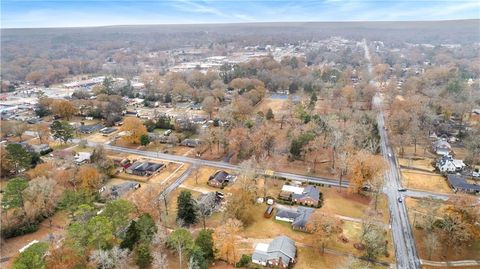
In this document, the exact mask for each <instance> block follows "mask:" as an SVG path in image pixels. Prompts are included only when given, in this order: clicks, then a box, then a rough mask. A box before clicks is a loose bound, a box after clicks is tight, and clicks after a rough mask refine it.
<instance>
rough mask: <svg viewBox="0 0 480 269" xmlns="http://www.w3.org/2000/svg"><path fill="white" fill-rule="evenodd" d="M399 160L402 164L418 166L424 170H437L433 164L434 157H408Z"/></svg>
mask: <svg viewBox="0 0 480 269" xmlns="http://www.w3.org/2000/svg"><path fill="white" fill-rule="evenodd" d="M398 162H399V164H400V165H402V166H406V167H411V168H418V169H422V170H428V171H431V172H433V171H435V167H433V166H432V159H429V158H426V159H406V158H399V159H398Z"/></svg>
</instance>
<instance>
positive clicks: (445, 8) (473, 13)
mask: <svg viewBox="0 0 480 269" xmlns="http://www.w3.org/2000/svg"><path fill="white" fill-rule="evenodd" d="M0 5H1V20H0V21H1V26H0V27H1V28H39V27H79V26H106V25H135V24H137V25H138V24H200V23H242V22H291V21H293V22H295V21H418V20H422V21H424V20H454V19H480V1H478V0H385V1H380V0H317V1H303V0H297V1H281V0H258V1H252V0H246V1H245V0H227V1H221V0H202V1H199V0H166V1H165V0H156V1H155V0H138V1H132V0H115V1H110V0H83V1H81V0H1V4H0Z"/></svg>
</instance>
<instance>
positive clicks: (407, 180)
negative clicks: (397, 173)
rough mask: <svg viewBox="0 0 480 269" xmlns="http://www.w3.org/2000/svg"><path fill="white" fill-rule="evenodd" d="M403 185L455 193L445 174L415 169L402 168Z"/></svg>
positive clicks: (424, 189) (410, 187)
mask: <svg viewBox="0 0 480 269" xmlns="http://www.w3.org/2000/svg"><path fill="white" fill-rule="evenodd" d="M402 185H403V186H404V187H405V188H408V189H417V190H422V191H430V192H440V193H448V194H451V193H453V192H452V189H451V188H450V187H449V186H448V184H447V181H446V179H445V178H444V177H443V176H441V175H437V174H430V173H423V172H417V171H413V170H402Z"/></svg>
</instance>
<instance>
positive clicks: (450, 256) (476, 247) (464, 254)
mask: <svg viewBox="0 0 480 269" xmlns="http://www.w3.org/2000/svg"><path fill="white" fill-rule="evenodd" d="M420 201H421V200H419V199H415V198H407V199H406V205H407V207H408V215H409V219H410V225H411V226H412V227H413V236H414V238H415V243H416V246H417V251H418V254H419V256H420V258H421V259H429V257H428V256H427V248H426V245H425V241H426V240H425V238H426V232H425V230H423V229H419V228H416V227H414V225H413V223H414V221H415V223H418V222H419V221H420V217H419V216H420V214H421V213H422V212H421V209H420V208H419V206H418V205H419V203H420ZM439 203H441V206H440V209H439V211H438V212H439V213H438V215H441V211H442V209H443V208H445V206H446V203H445V202H442V201H439ZM478 253H480V239H477V240H475V241H474V242H473V243H472V244H471V245H469V246H463V247H461V248H460V249H458V250H457V251H455V250H453V249H452V247H451V246H447V245H444V244H442V242H441V241H439V247H438V248H437V250H436V251H433V253H432V257H431V260H433V261H455V260H470V259H477V260H478V259H479V258H480V256H479V255H478ZM435 268H440V267H435ZM455 268H460V267H455ZM469 268H472V267H469Z"/></svg>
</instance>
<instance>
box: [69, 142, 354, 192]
mask: <svg viewBox="0 0 480 269" xmlns="http://www.w3.org/2000/svg"><path fill="white" fill-rule="evenodd" d="M73 142H74V143H78V142H79V141H77V140H76V139H74V140H73ZM87 145H88V146H90V147H96V146H98V145H101V146H103V147H104V148H105V149H107V150H111V151H116V152H122V153H129V154H136V155H140V156H145V157H150V158H155V159H163V160H167V161H173V162H182V163H189V164H193V163H196V164H197V166H201V165H206V166H211V167H215V168H219V169H228V170H237V171H238V170H240V166H238V165H234V164H230V163H226V162H219V161H208V160H201V159H196V158H191V157H186V156H180V155H173V154H167V153H160V152H155V151H144V150H139V149H131V148H124V147H118V146H112V145H108V144H103V143H96V142H92V141H88V142H87ZM257 174H260V175H266V173H265V171H264V170H257ZM273 175H274V176H276V177H282V178H286V179H290V180H296V181H300V182H312V183H317V184H324V185H329V186H340V185H339V182H338V180H337V179H332V178H326V177H315V176H305V175H297V174H292V173H284V172H274V174H273ZM347 186H348V180H343V182H342V187H347Z"/></svg>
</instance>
